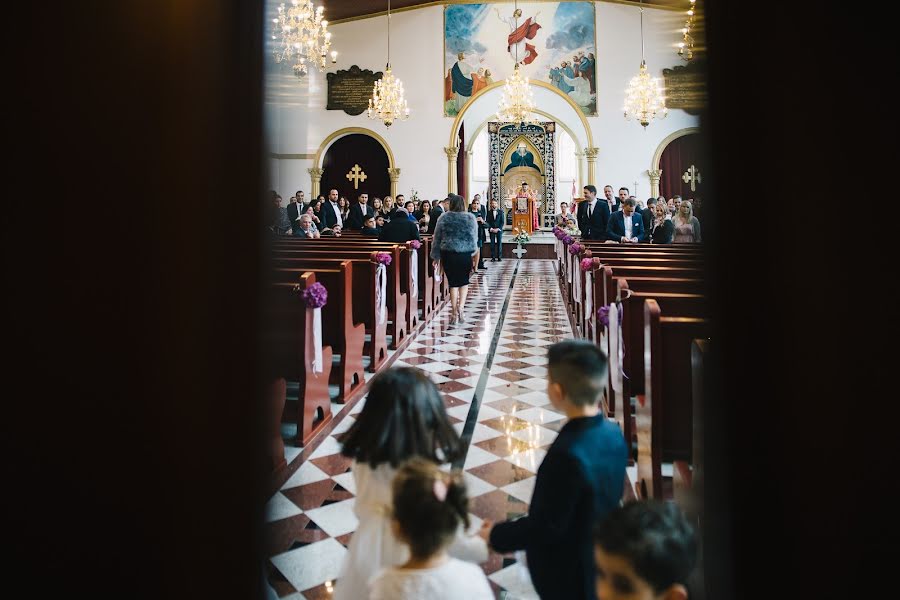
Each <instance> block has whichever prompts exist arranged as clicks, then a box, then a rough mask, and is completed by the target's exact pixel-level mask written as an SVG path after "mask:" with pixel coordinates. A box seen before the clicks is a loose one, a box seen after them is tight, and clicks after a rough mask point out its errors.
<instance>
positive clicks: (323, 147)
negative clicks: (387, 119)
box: [309, 127, 400, 197]
mask: <svg viewBox="0 0 900 600" xmlns="http://www.w3.org/2000/svg"><path fill="white" fill-rule="evenodd" d="M352 134H361V135H365V136H368V137H370V138H373V139H374V140H376V141H377V142H378V143H379V144H381V147H382V148H384V152H385V154H387V159H388V174H389V176H390V179H391V196H396V195H397V183H398V181H399V179H400V169H399V168H398V167H397V163H396V162H395V161H394V152H393V151H392V150H391V146H390V145H389V144H388V143H387V140H386V139H384V138H383V137H381V136H380V135H378V134H377V133H375V132H374V131H372V130H371V129H366V128H365V127H344V128H343V129H338V130H337V131H335V132H334V133H332V134H331V135H329V136H328V137H326V138H325V139H324V140H323V141H322V143H321V144H319V149H318V151H317V152H316V158H315V160H314V161H313V168H311V169H309V174H310V176H311V178H312V197H316V196H318V195H319V193H320V191H321V190H320V186H321V181H322V174H323V172H324V170H323V168H322V162H323V161H324V160H325V153H326V152H328V148H330V147H331V145H332V144H334V143H335V142H336V141H338V140H339V139H341V138H342V137H346V136H348V135H352Z"/></svg>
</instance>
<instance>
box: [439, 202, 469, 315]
mask: <svg viewBox="0 0 900 600" xmlns="http://www.w3.org/2000/svg"><path fill="white" fill-rule="evenodd" d="M449 208H450V210H449V211H447V212H445V213H444V214H443V215H441V218H440V219H439V220H438V222H437V225H436V226H435V228H434V238H433V240H432V243H431V259H432V260H433V261H435V264H434V268H435V270H438V269H441V270H442V271H443V273H444V275H445V276H446V277H447V283H448V284H449V286H450V305H451V310H452V312H451V316H450V324H454V323H456V322H457V320H459V321H461V322H465V318H464V316H463V307H464V306H465V305H466V295H467V294H468V293H469V276H470V275H471V274H472V272H473V271H474V270H475V265H476V264H477V261H478V257H477V252H478V242H477V239H478V221H476V220H475V215H473V214H471V213H467V212H466V201H465V200H464V199H463V197H462V196H459V195H457V194H451V195H450V207H449Z"/></svg>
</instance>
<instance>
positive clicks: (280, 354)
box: [263, 272, 332, 457]
mask: <svg viewBox="0 0 900 600" xmlns="http://www.w3.org/2000/svg"><path fill="white" fill-rule="evenodd" d="M315 282H316V277H315V274H314V273H311V272H304V273H301V274H299V275H298V276H297V279H296V281H295V282H294V283H271V284H269V285H268V286H267V287H266V292H265V297H264V301H263V311H264V312H263V323H264V328H263V348H264V359H263V360H264V365H265V369H266V373H267V374H268V375H267V378H268V380H269V382H270V388H269V391H270V394H271V396H270V399H269V401H270V403H271V406H270V410H271V411H272V414H273V415H274V414H276V413H277V411H278V408H279V407H283V409H282V411H281V414H279V415H278V416H279V418H278V419H273V420H274V421H276V422H277V423H278V424H280V422H281V420H282V419H284V420H286V421H288V422H295V423H297V436H296V439H295V443H296V444H297V445H298V446H303V445H305V444H307V443H308V442H309V441H310V440H311V439H312V438H313V437H315V436H316V435H317V434H318V433H319V432H320V431H321V430H322V428H323V427H325V426H326V425H328V423H329V422H331V419H332V414H331V399H330V398H329V395H328V378H329V376H330V374H331V362H332V350H331V347H330V346H326V345H324V344H323V346H322V362H323V365H322V368H323V370H322V372H321V373H314V372H313V370H312V357H310V356H307V355H306V348H307V343H308V341H309V339H311V336H312V331H311V330H310V327H311V319H310V317H309V316H308V314H307V313H308V311H307V309H306V307H305V306H304V305H303V302H302V301H301V299H300V297H299V294H300V292H301V291H302V290H305V289H306V288H308V287H309V286H311V285H312V284H314V283H315ZM285 380H288V381H296V382H298V383H299V386H300V395H299V398H298V399H297V401H296V402H293V401H291V402H288V401H287V398H286V385H284V381H285ZM275 429H276V431H272V432H271V435H272V437H273V438H274V436H275V435H276V434H277V436H278V439H280V438H281V431H280V427H276V428H275ZM272 447H273V448H275V447H277V442H275V443H273V444H272ZM276 451H277V450H276ZM282 457H283V448H282Z"/></svg>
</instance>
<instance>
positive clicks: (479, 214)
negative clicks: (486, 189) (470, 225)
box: [469, 194, 487, 269]
mask: <svg viewBox="0 0 900 600" xmlns="http://www.w3.org/2000/svg"><path fill="white" fill-rule="evenodd" d="M469 210H470V212H471V213H472V214H473V215H475V221H476V222H477V223H478V268H479V269H486V268H487V267H485V266H484V257H483V256H482V255H481V249H482V247H483V246H484V243H485V242H486V241H487V235H486V234H485V225H486V224H487V211H486V210H485V209H484V207H483V206H481V196H480V195H478V194H475V199H474V200H472V204H471V205H469Z"/></svg>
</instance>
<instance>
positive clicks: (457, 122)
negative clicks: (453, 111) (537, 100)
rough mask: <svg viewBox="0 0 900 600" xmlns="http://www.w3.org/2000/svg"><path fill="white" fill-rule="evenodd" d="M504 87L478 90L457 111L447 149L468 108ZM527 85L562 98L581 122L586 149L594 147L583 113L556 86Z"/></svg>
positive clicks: (499, 84)
mask: <svg viewBox="0 0 900 600" xmlns="http://www.w3.org/2000/svg"><path fill="white" fill-rule="evenodd" d="M504 85H506V82H505V81H495V82H494V83H492V84H491V85H489V86H487V87H485V88H483V89H481V90H479V91H478V93H477V94H475V95H474V96H472V98H470V99H469V101H468V102H466V105H465V106H463V108H462V110H461V111H459V113H458V114H457V115H456V118H455V119H454V120H453V125H452V126H451V127H450V143H449V144H448V147H454V146H456V145H457V136H458V135H459V126H460V125H461V124H462V122H463V118H464V117H465V116H466V113H467V112H468V111H469V109H470V108H472V107H473V106H474V105H475V104H476V102H477V101H478V99H479V98H481V97H482V96H484V95H485V94H488V93H490V92H491V91H493V90H495V89H497V88H500V87H503V86H504ZM528 85H529V86H535V87H540V88H544V89H546V90H549V91H550V92H551V93H553V94H556V95H557V96H559V97H560V98H562V99H563V101H565V102H566V103H567V104H568V105H569V106H571V107H572V110H574V111H575V113H576V114H577V115H578V118H579V120H580V121H581V125H582V127H584V137H585V139H587V144H588V147H589V148H593V147H594V136H593V135H592V134H591V126H590V125H589V124H588V121H587V117H585V116H584V112H582V110H581V108H580V107H579V106H578V105H577V104H575V102H573V101H572V99H571V98H569V96H567V95H566V94H563V93H562V92H561V91H560V90H559V89H558V88H557V87H556V86H553V85H550V84H549V83H547V82H545V81H534V80H532V81H529V82H528ZM535 112H537V113H539V112H540V111H537V110H536V111H535ZM557 122H558V121H557ZM570 135H571V133H570ZM578 137H579V136H573V138H574V139H578Z"/></svg>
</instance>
